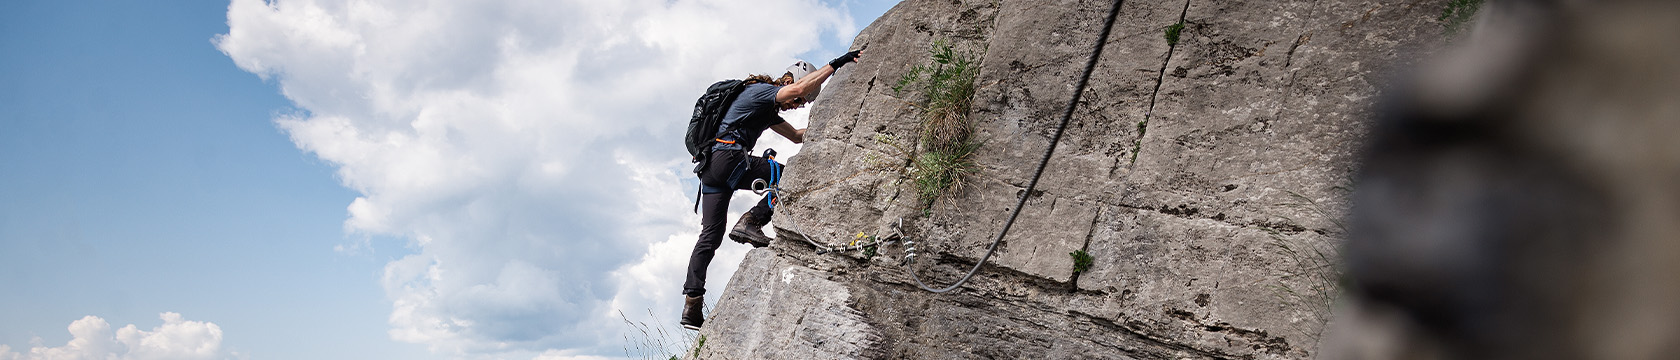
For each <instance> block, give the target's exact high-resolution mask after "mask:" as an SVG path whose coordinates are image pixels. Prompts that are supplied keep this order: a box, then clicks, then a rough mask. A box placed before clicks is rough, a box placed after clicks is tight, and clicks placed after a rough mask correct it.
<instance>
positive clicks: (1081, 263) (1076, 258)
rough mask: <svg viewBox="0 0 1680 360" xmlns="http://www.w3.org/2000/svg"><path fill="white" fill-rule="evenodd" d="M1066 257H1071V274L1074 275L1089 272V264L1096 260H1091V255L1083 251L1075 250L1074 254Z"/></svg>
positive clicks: (1071, 253)
mask: <svg viewBox="0 0 1680 360" xmlns="http://www.w3.org/2000/svg"><path fill="white" fill-rule="evenodd" d="M1068 256H1072V257H1073V273H1074V274H1078V273H1083V272H1086V271H1090V270H1091V263H1092V262H1095V260H1096V259H1093V258H1091V254H1090V253H1087V252H1085V250H1075V251H1074V252H1070V253H1068Z"/></svg>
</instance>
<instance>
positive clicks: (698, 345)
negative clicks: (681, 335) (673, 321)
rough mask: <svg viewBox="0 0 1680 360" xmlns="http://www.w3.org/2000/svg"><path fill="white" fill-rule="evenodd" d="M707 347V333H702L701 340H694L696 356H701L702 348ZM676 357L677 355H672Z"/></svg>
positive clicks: (697, 357)
mask: <svg viewBox="0 0 1680 360" xmlns="http://www.w3.org/2000/svg"><path fill="white" fill-rule="evenodd" d="M704 347H706V335H700V340H698V341H695V342H694V358H695V359H699V358H700V349H701V348H704ZM672 357H675V356H672Z"/></svg>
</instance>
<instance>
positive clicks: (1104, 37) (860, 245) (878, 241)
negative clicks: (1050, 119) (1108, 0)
mask: <svg viewBox="0 0 1680 360" xmlns="http://www.w3.org/2000/svg"><path fill="white" fill-rule="evenodd" d="M1123 2H1124V0H1114V5H1113V7H1111V8H1110V9H1109V11H1108V19H1107V20H1105V21H1103V27H1102V32H1101V33H1100V34H1101V35H1098V36H1097V45H1096V49H1095V50H1094V51H1092V52H1091V58H1090V60H1088V61H1086V62H1085V73H1084V74H1082V75H1080V76H1079V82H1078V84H1077V85H1075V86H1074V88H1073V98H1072V99H1070V100H1068V106H1067V109H1066V110H1065V111H1063V112H1062V121H1061V124H1060V125H1057V126H1056V132H1055V135H1053V136H1051V137H1050V146H1049V148H1048V149H1045V150H1044V158H1043V159H1040V160H1039V161H1038V169H1037V170H1034V171H1033V177H1032V181H1030V182H1028V183H1027V189H1026V191H1023V192H1021V196H1020V198H1019V199H1018V200H1017V201H1016V202H1015V208H1014V209H1013V210H1011V211H1010V213H1009V220H1007V221H1004V223H1003V228H1002V229H999V230H998V234H997V237H996V238H994V239H992V245H991V246H988V247H987V248H986V255H985V256H981V257H980V261H979V262H976V263H974V267H973V268H971V269H969V270H968V274H965V275H963V277H962V279H960V280H957V282H956V283H955V284H951V286H948V287H944V288H938V289H936V288H934V287H932V286H928V284H927V283H926V282H923V281H922V279H921V277H920V276H917V275H916V270H915V269H914V268H911V269H909V272H910V278H911V279H913V280H915V281H916V285H917V286H920V287H921V288H922V289H923V290H927V291H932V292H935V293H945V292H950V291H952V290H956V289H957V287H960V286H962V285H963V284H964V283H967V282H968V280H969V279H970V278H973V277H974V274H975V273H977V272H979V271H980V267H981V266H982V265H985V264H986V260H990V259H991V258H992V255H993V254H995V253H996V252H997V247H998V244H1000V243H1002V242H1003V237H1004V235H1008V234H1009V228H1010V227H1011V226H1013V225H1014V224H1015V219H1016V218H1017V217H1019V216H1020V215H1021V208H1022V207H1025V206H1026V205H1027V198H1029V197H1031V196H1032V192H1033V190H1034V189H1035V188H1037V187H1038V180H1039V178H1040V177H1042V176H1044V168H1045V167H1046V166H1048V165H1049V164H1050V155H1052V154H1054V153H1055V152H1056V144H1057V143H1059V142H1061V139H1062V133H1064V132H1066V131H1067V126H1068V122H1070V121H1071V120H1072V119H1073V110H1074V108H1075V107H1077V106H1078V105H1079V96H1080V94H1082V93H1084V92H1085V85H1086V83H1088V82H1089V81H1090V80H1091V72H1092V71H1094V70H1095V69H1096V67H1097V59H1099V58H1100V57H1101V56H1102V51H1103V46H1104V45H1107V43H1108V35H1109V33H1110V30H1111V29H1112V28H1113V27H1114V19H1115V18H1117V17H1119V15H1120V5H1121V4H1122V3H1123ZM771 164H772V165H771V166H773V169H775V170H778V171H777V173H778V174H777V175H778V177H779V175H780V174H779V173H780V171H779V170H780V167H781V164H780V163H776V162H775V161H774V160H771ZM754 190H755V192H756V191H758V189H754ZM762 191H763V192H768V193H770V194H771V195H770V196H776V194H777V193H779V192H781V191H782V189H781V187H780V186H778V184H775V183H774V182H772V183H771V184H769V185H768V186H766V187H765V188H764V189H763V190H762ZM778 200H779V199H778ZM780 211H781V212H783V213H784V216H782V217H781V219H779V220H776V221H779V222H781V223H782V224H784V225H788V226H787V229H788V230H791V231H793V232H794V234H796V235H799V238H801V239H804V240H805V242H807V243H810V244H811V246H813V247H816V248H817V253H818V254H824V253H828V252H833V251H851V250H861V249H865V248H867V247H870V246H880V245H882V244H888V243H892V242H896V241H900V240H903V239H902V236H901V233H902V231H903V229H902V226H903V219H899V223H897V224H894V230H895V231H894V233H893V234H890V235H888V236H877V237H872V238H870V239H869V241H867V242H859V241H852V242H851V243H849V244H847V245H829V244H822V243H818V242H817V241H816V240H814V239H812V238H811V236H809V235H806V234H805V232H804V231H803V230H801V229H800V228H799V224H797V223H795V222H792V221H786V220H785V219H787V218H789V217H791V216H792V215H791V214H786V212H787V211H788V208H787V207H783V208H782V209H780ZM903 241H904V245H905V247H906V249H905V260H904V264H905V265H909V264H910V263H911V262H913V261H915V258H916V246H915V242H912V241H909V240H903Z"/></svg>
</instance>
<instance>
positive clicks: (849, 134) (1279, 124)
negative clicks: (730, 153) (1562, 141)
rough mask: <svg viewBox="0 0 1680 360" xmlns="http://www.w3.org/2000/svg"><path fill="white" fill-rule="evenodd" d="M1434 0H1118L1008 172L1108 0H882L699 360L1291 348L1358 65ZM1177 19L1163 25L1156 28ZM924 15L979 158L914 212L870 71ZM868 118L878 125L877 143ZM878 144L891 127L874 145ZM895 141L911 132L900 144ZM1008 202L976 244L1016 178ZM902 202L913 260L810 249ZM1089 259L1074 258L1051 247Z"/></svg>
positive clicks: (1348, 167) (1378, 58)
mask: <svg viewBox="0 0 1680 360" xmlns="http://www.w3.org/2000/svg"><path fill="white" fill-rule="evenodd" d="M1445 3H1446V1H1445V0H1429V1H1410V2H1379V1H1356V0H1283V1H1214V0H1188V1H1183V0H1181V1H1163V2H1144V1H1126V2H1125V3H1124V6H1123V7H1122V8H1121V10H1120V18H1119V20H1118V21H1117V22H1116V25H1115V28H1114V30H1113V31H1114V33H1113V35H1112V36H1111V38H1110V39H1109V44H1107V46H1108V48H1107V50H1106V51H1105V52H1104V54H1103V56H1102V58H1101V60H1100V62H1099V64H1098V66H1097V69H1096V72H1095V73H1094V74H1093V76H1092V79H1091V84H1090V86H1089V88H1088V89H1087V90H1086V93H1085V95H1084V96H1083V97H1082V98H1081V99H1080V102H1079V106H1078V108H1077V110H1076V111H1075V116H1074V118H1073V122H1072V124H1071V125H1070V126H1069V128H1068V132H1067V134H1066V135H1065V136H1064V138H1063V139H1062V140H1061V141H1062V143H1061V144H1060V145H1058V146H1059V147H1058V148H1057V151H1056V153H1055V154H1054V156H1053V157H1052V158H1051V161H1050V167H1049V168H1048V170H1047V171H1046V173H1045V175H1044V178H1043V180H1041V182H1040V184H1039V186H1038V188H1037V190H1036V191H1034V192H1033V193H1032V194H1022V192H1023V190H1024V188H1025V187H1026V183H1027V182H1028V181H1029V180H1030V177H1031V176H1032V173H1031V172H1032V171H1033V167H1034V166H1036V165H1037V162H1038V160H1039V158H1040V157H1041V156H1042V154H1043V151H1044V150H1045V148H1046V147H1047V146H1048V143H1049V137H1050V136H1051V133H1052V132H1053V131H1054V130H1055V128H1054V127H1055V126H1056V121H1057V120H1058V117H1059V115H1060V114H1061V112H1062V111H1063V107H1065V106H1066V104H1067V101H1068V99H1069V98H1070V97H1071V96H1072V90H1073V84H1074V82H1076V81H1077V77H1078V76H1079V75H1080V71H1081V70H1082V68H1083V65H1084V60H1085V59H1086V57H1087V56H1089V54H1090V51H1091V49H1092V46H1093V45H1094V44H1093V43H1094V41H1095V40H1096V34H1097V32H1098V31H1099V30H1100V29H1098V27H1099V26H1101V24H1102V21H1103V17H1104V16H1105V15H1106V14H1107V10H1108V6H1109V4H1110V3H1109V2H1107V1H1092V0H1030V1H1029V0H991V1H953V0H905V1H904V2H903V3H901V4H899V5H898V6H897V7H895V8H894V9H893V10H891V11H889V12H888V13H887V14H886V15H884V16H882V17H881V18H880V19H879V20H877V21H876V22H875V23H874V24H872V25H871V26H869V27H868V28H867V29H865V30H864V31H863V32H862V33H861V34H859V35H858V37H857V39H856V40H855V41H854V48H856V47H861V46H865V45H867V46H868V50H867V53H866V55H865V56H866V59H867V60H866V61H865V62H862V63H859V64H855V65H851V66H848V67H847V68H846V69H844V70H842V71H841V72H840V73H839V74H838V75H836V77H834V78H833V79H832V80H831V82H830V83H829V85H828V88H827V89H826V90H825V91H824V92H823V95H822V98H820V99H819V101H818V103H817V104H816V107H815V108H814V109H813V110H812V114H811V123H810V128H809V132H808V133H807V136H806V137H807V143H806V145H805V147H804V149H803V150H802V152H801V154H800V155H799V156H797V157H796V158H795V159H793V160H791V161H790V163H791V165H790V166H789V168H788V172H787V175H786V178H785V179H784V180H783V181H784V184H783V185H784V188H787V189H789V190H791V191H793V193H792V194H789V195H788V196H787V197H786V200H785V201H784V203H783V204H782V205H781V206H779V207H778V209H777V211H778V213H777V220H776V224H775V225H776V226H777V227H778V228H779V229H780V230H782V231H778V233H780V234H784V236H783V237H782V238H780V239H778V241H777V242H776V243H775V244H773V245H772V246H771V247H769V248H767V249H759V250H754V251H753V252H752V253H751V254H750V255H749V256H748V260H747V261H746V262H744V263H743V264H742V265H741V269H740V270H738V271H737V272H736V275H735V278H734V279H732V280H731V282H730V286H729V287H728V288H727V289H725V290H724V291H725V293H724V294H723V295H722V299H721V300H720V303H719V304H717V307H716V309H715V312H714V314H713V317H712V318H711V320H709V321H708V322H707V325H706V326H705V329H704V330H703V331H702V332H701V334H702V335H704V336H706V338H707V341H706V343H705V344H704V346H702V347H701V348H700V349H699V351H698V354H699V357H700V358H706V359H761V358H764V359H791V358H823V359H828V358H848V359H849V358H907V359H967V358H1052V359H1069V358H1095V359H1185V358H1191V359H1199V358H1232V359H1274V358H1308V357H1312V356H1313V355H1314V352H1315V349H1316V348H1317V339H1318V338H1319V333H1320V332H1321V331H1322V329H1323V327H1324V323H1325V321H1326V320H1327V314H1328V311H1329V309H1328V300H1329V298H1330V296H1331V295H1332V292H1334V291H1335V289H1334V287H1333V283H1332V281H1331V280H1332V279H1331V278H1330V276H1331V275H1330V274H1329V272H1330V269H1331V268H1332V266H1333V265H1332V262H1333V261H1334V258H1335V255H1334V251H1333V249H1334V248H1335V243H1336V242H1337V241H1339V240H1338V239H1339V238H1340V235H1341V234H1342V233H1343V230H1342V229H1341V225H1340V222H1339V221H1338V219H1339V215H1337V214H1340V213H1341V212H1342V209H1343V208H1345V206H1346V205H1345V204H1346V202H1347V194H1346V191H1347V190H1346V187H1347V185H1348V182H1349V181H1350V177H1351V175H1350V174H1351V173H1352V171H1353V167H1354V163H1355V151H1356V147H1357V146H1358V145H1359V144H1358V142H1359V139H1360V134H1361V133H1362V132H1363V131H1364V130H1365V128H1366V119H1367V118H1368V117H1369V113H1370V110H1369V108H1370V105H1371V104H1372V103H1373V102H1374V100H1373V99H1374V98H1375V97H1376V95H1377V93H1376V90H1377V85H1376V84H1378V83H1380V82H1381V80H1380V78H1381V77H1382V76H1383V75H1384V74H1385V71H1386V70H1387V69H1391V68H1394V67H1396V66H1397V65H1399V64H1398V63H1399V62H1400V61H1402V60H1403V59H1406V58H1409V56H1408V55H1403V54H1407V53H1408V51H1409V50H1410V49H1411V48H1414V47H1417V46H1421V45H1423V44H1429V43H1434V42H1439V41H1440V40H1442V38H1443V37H1444V35H1443V34H1442V28H1443V27H1442V25H1441V24H1440V23H1438V22H1437V21H1436V18H1437V16H1438V15H1440V14H1441V10H1442V7H1443V6H1444V5H1445ZM1180 22H1183V23H1184V28H1183V31H1182V34H1181V36H1180V39H1179V41H1178V43H1176V44H1169V43H1168V41H1167V40H1166V39H1165V37H1164V36H1163V34H1164V30H1165V29H1166V28H1168V27H1169V26H1171V25H1173V24H1175V23H1180ZM937 39H948V40H950V41H952V42H953V43H954V44H956V47H957V49H959V50H962V51H968V52H970V53H972V54H975V55H976V56H977V58H979V59H980V64H981V67H980V72H979V75H978V79H977V81H976V83H977V89H976V95H975V98H974V110H973V112H972V113H971V114H970V116H971V117H972V118H973V119H975V122H976V124H977V128H978V129H977V130H978V134H979V137H980V138H981V139H982V140H983V141H984V142H985V145H984V146H983V147H982V148H981V150H980V153H979V154H978V157H977V162H978V163H979V164H980V165H981V167H982V169H981V171H980V173H979V174H978V175H977V176H975V177H974V178H973V179H971V181H970V183H969V186H967V188H966V191H964V192H962V193H961V194H959V195H956V196H950V197H947V198H945V199H942V200H941V201H939V202H937V203H936V204H935V205H934V206H933V207H932V209H931V210H928V211H924V210H923V209H922V208H920V207H919V206H918V204H917V201H916V200H915V195H914V190H912V189H911V188H910V185H909V184H908V183H907V181H906V180H905V166H906V165H907V161H906V160H905V159H906V154H904V151H903V148H904V147H905V146H906V145H907V144H905V143H906V142H910V141H914V140H913V139H915V138H916V135H915V134H917V131H918V129H917V126H918V125H917V124H918V121H917V119H916V114H915V110H914V109H913V108H912V107H911V106H910V105H909V104H910V102H909V101H910V100H911V99H907V98H903V97H901V96H900V95H898V94H895V93H894V92H893V90H892V89H891V88H892V86H893V85H894V84H895V83H896V82H897V80H898V79H899V78H900V77H901V76H902V75H903V74H905V73H906V72H908V71H909V69H910V68H911V67H912V66H915V65H917V64H921V63H924V62H927V61H928V56H927V50H928V49H929V47H930V45H931V44H932V43H933V42H934V41H935V40H937ZM883 139H897V140H896V141H884V140H883ZM895 144H896V145H895ZM908 145H913V144H908ZM1021 195H1026V196H1030V198H1029V201H1028V202H1027V205H1026V207H1025V208H1023V213H1022V216H1021V219H1020V220H1018V222H1017V223H1016V225H1015V227H1014V228H1013V229H1012V231H1011V234H1010V235H1009V236H1008V237H1007V238H1006V239H1005V240H1004V242H1003V243H1002V244H1001V245H1000V249H999V253H998V254H997V255H996V256H995V257H993V258H992V260H991V261H989V262H988V263H986V264H985V265H984V266H983V267H982V268H981V269H980V273H979V275H977V276H975V278H974V279H973V280H971V281H970V282H968V283H967V284H965V285H963V287H962V289H961V290H958V291H956V292H954V293H949V294H934V293H930V292H926V291H922V290H920V289H918V288H917V287H916V285H915V283H914V282H913V281H912V280H911V278H910V273H909V272H911V271H914V272H916V274H918V275H919V276H921V277H922V278H923V279H925V280H929V281H931V282H933V283H934V284H935V285H941V284H949V283H950V282H952V281H955V280H956V279H957V278H959V277H961V276H962V274H963V273H964V272H965V271H967V270H968V268H969V267H970V266H973V265H974V263H975V261H977V260H978V259H979V258H980V256H981V255H982V254H984V253H985V252H986V247H987V245H989V244H990V243H991V239H992V237H993V236H994V235H995V233H996V232H997V231H998V229H999V228H1000V227H1001V226H1002V222H1003V221H1004V220H1005V218H1006V217H1007V216H1008V211H1009V210H1010V207H1012V206H1014V204H1015V201H1016V199H1017V196H1021ZM899 219H903V220H904V222H905V226H904V228H905V229H904V232H905V235H906V236H907V237H909V238H911V239H915V240H916V241H917V242H918V243H919V249H920V258H919V259H918V260H917V261H916V262H915V263H914V264H912V265H910V266H900V264H899V260H900V259H901V256H902V255H903V248H902V247H899V246H888V247H885V248H883V249H882V250H881V254H880V255H879V256H874V257H864V256H863V255H861V254H858V253H857V252H851V253H845V254H835V253H829V254H818V253H817V252H816V251H815V249H813V248H812V247H811V246H808V245H806V244H805V243H804V242H803V241H800V240H799V239H798V238H794V237H790V236H786V235H785V234H789V233H791V232H789V231H785V230H786V229H789V228H790V227H791V225H793V224H797V225H798V226H797V228H798V229H799V230H803V232H805V233H806V234H808V235H811V236H812V237H813V238H815V239H816V240H818V241H821V242H827V243H837V242H842V241H845V240H850V239H851V238H852V236H853V235H854V234H858V233H869V234H884V233H886V232H888V229H889V227H890V225H891V224H892V223H894V222H896V221H898V220H899ZM1077 250H1084V251H1087V252H1088V253H1089V254H1090V255H1091V256H1093V257H1094V259H1095V264H1094V265H1093V266H1092V267H1091V269H1090V270H1089V271H1087V272H1084V273H1078V274H1076V273H1074V272H1073V260H1072V258H1071V257H1070V256H1069V253H1070V252H1074V251H1077Z"/></svg>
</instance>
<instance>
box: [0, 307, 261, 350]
mask: <svg viewBox="0 0 1680 360" xmlns="http://www.w3.org/2000/svg"><path fill="white" fill-rule="evenodd" d="M158 317H159V318H162V319H163V325H158V327H155V328H152V330H151V331H146V330H140V329H139V328H137V327H135V326H134V325H133V324H129V325H128V326H124V327H122V328H120V329H116V331H115V332H112V331H111V323H109V322H106V321H105V319H101V318H99V317H98V316H92V315H88V316H86V317H83V318H81V320H76V321H74V322H71V323H70V336H71V338H70V341H69V342H68V343H66V344H64V345H63V346H56V347H49V346H46V345H44V344H41V339H40V338H35V339H34V340H33V341H32V342H33V343H34V344H33V346H31V347H30V349H29V351H28V352H14V351H12V349H11V347H10V346H6V345H0V360H96V359H97V360H152V359H158V360H193V359H218V358H225V357H226V356H227V355H228V354H223V353H222V350H221V349H222V328H221V327H220V326H216V324H214V323H209V322H203V321H188V320H186V319H184V318H182V317H181V314H176V313H172V312H166V313H162V314H159V315H158Z"/></svg>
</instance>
